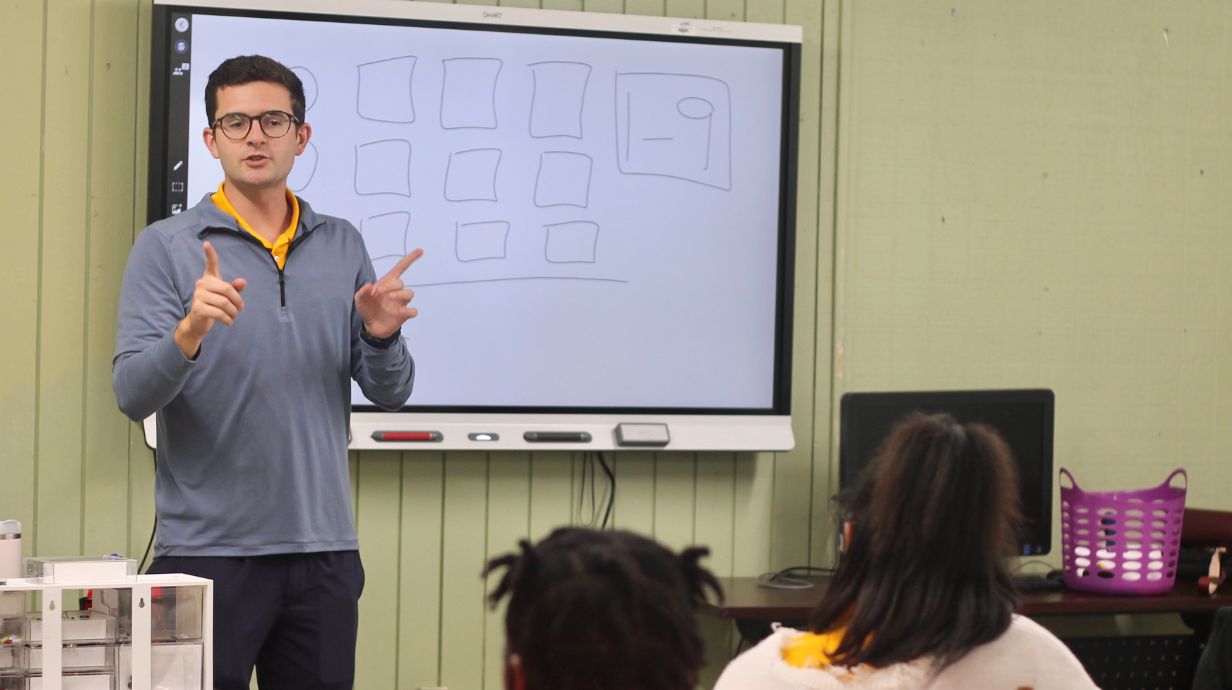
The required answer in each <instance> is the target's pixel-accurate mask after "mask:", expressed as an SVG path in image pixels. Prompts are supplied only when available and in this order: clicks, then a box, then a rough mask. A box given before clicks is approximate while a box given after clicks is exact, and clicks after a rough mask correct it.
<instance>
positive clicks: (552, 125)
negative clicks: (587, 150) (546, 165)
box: [530, 62, 590, 139]
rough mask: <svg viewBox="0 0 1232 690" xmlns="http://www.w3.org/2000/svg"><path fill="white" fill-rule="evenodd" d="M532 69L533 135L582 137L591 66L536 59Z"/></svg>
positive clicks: (531, 128)
mask: <svg viewBox="0 0 1232 690" xmlns="http://www.w3.org/2000/svg"><path fill="white" fill-rule="evenodd" d="M530 69H531V74H532V76H533V77H534V80H535V81H534V87H533V91H532V94H531V101H530V135H531V136H532V137H573V138H574V139H581V138H582V108H583V106H584V105H585V104H586V82H587V81H589V80H590V65H587V64H585V63H582V62H536V63H533V64H531V65H530Z"/></svg>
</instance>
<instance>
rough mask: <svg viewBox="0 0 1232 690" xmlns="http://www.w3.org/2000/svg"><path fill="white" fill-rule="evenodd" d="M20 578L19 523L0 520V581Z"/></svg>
mask: <svg viewBox="0 0 1232 690" xmlns="http://www.w3.org/2000/svg"><path fill="white" fill-rule="evenodd" d="M10 577H21V522H19V521H17V520H0V580H4V579H6V578H10Z"/></svg>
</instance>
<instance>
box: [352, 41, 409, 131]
mask: <svg viewBox="0 0 1232 690" xmlns="http://www.w3.org/2000/svg"><path fill="white" fill-rule="evenodd" d="M415 61H416V57H415V56H414V55H405V56H402V57H395V58H389V59H386V60H377V61H375V62H365V63H363V64H360V65H356V66H355V69H356V71H358V72H359V85H358V88H357V89H356V92H357V93H356V103H355V112H356V113H357V114H358V115H359V116H360V117H361V118H363V119H365V120H376V121H377V122H399V123H410V122H414V121H415V103H414V99H413V98H412V96H411V86H412V84H413V81H414V76H415Z"/></svg>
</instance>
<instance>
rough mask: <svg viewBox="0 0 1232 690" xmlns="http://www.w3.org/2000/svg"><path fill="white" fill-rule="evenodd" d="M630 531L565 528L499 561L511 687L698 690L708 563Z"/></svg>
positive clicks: (710, 583) (495, 563)
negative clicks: (699, 609)
mask: <svg viewBox="0 0 1232 690" xmlns="http://www.w3.org/2000/svg"><path fill="white" fill-rule="evenodd" d="M708 553H709V551H708V550H707V549H705V548H700V547H692V548H687V549H685V550H684V551H683V552H681V553H679V554H676V553H674V552H672V551H670V550H668V549H666V548H664V547H663V546H661V545H660V544H658V543H657V542H655V541H654V540H652V539H648V538H646V537H643V536H640V535H637V534H634V533H632V532H624V531H605V532H600V531H597V530H592V529H584V528H577V527H565V528H561V529H558V530H556V531H554V532H552V534H551V535H549V536H548V537H547V538H545V539H543V540H542V541H540V542H539V543H537V544H533V545H532V544H531V543H530V542H528V541H525V540H523V541H522V542H520V544H519V549H518V551H516V552H514V553H510V554H507V555H505V556H501V557H499V558H494V559H492V560H491V561H490V562H489V563H488V566H487V568H486V569H485V570H484V576H485V577H486V576H488V575H489V574H492V573H496V572H497V571H503V573H501V575H500V580H499V581H498V582H497V584H496V588H495V589H494V590H493V591H492V594H491V596H490V597H489V600H490V602H491V604H492V606H493V607H495V606H496V605H497V603H498V602H500V600H501V599H503V598H505V597H506V596H507V597H509V607H508V609H507V611H506V614H505V635H506V640H505V688H506V689H507V690H693V688H694V687H695V685H696V683H697V671H698V669H699V668H701V665H702V653H703V645H702V640H701V636H700V634H699V633H698V630H697V621H696V619H695V618H694V613H695V612H696V610H697V607H698V606H699V605H700V604H701V603H702V602H703V601H704V600H705V595H706V590H707V589H709V590H711V591H713V592H714V593H715V594H716V595H717V596H720V597H721V596H722V592H721V589H720V587H719V583H718V581H717V580H716V579H715V577H714V575H713V574H712V573H710V571H708V570H706V569H705V568H703V567H702V566H701V565H700V564H699V562H700V560H701V558H702V557H703V556H705V555H707V554H708Z"/></svg>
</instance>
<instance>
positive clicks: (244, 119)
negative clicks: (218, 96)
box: [212, 110, 299, 139]
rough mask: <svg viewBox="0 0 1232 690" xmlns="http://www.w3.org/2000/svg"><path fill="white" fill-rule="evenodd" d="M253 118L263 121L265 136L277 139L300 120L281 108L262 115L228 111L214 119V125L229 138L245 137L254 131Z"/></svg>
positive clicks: (262, 126)
mask: <svg viewBox="0 0 1232 690" xmlns="http://www.w3.org/2000/svg"><path fill="white" fill-rule="evenodd" d="M253 120H257V121H259V122H260V123H261V131H262V132H265V136H267V137H272V138H275V139H277V138H278V137H281V136H285V135H286V133H287V132H289V131H291V125H292V124H296V123H298V122H299V120H297V119H295V116H294V115H292V114H291V113H284V112H283V111H281V110H270V111H267V112H264V113H261V114H260V115H248V114H246V113H227V114H226V115H223V116H222V117H220V118H218V119H217V120H214V124H213V125H212V126H213V127H216V128H218V129H220V130H222V133H223V136H225V137H227V138H228V139H243V138H245V137H247V136H248V133H249V132H250V131H252V121H253Z"/></svg>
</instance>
